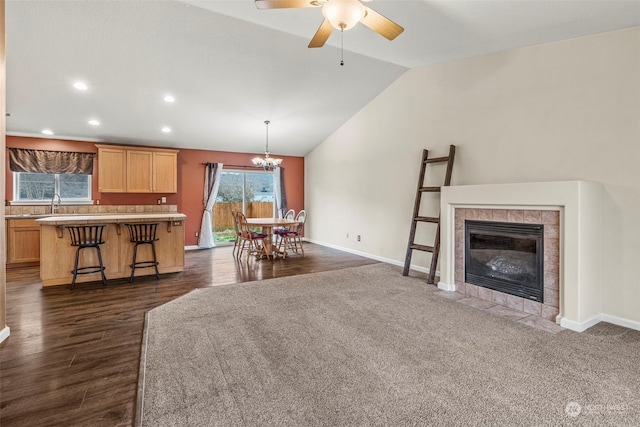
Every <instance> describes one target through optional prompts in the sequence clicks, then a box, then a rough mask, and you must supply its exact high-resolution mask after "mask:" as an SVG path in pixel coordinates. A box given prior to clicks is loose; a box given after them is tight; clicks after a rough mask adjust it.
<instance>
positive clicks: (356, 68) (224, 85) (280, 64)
mask: <svg viewBox="0 0 640 427" xmlns="http://www.w3.org/2000/svg"><path fill="white" fill-rule="evenodd" d="M367 6H368V7H371V8H372V9H375V10H376V11H378V12H380V13H381V14H383V15H385V16H386V17H388V18H390V19H392V20H393V21H395V22H397V23H398V24H400V25H402V26H404V28H405V31H404V33H402V34H401V35H400V36H398V38H397V39H396V40H394V41H392V42H390V41H388V40H386V39H384V38H383V37H381V36H379V35H378V34H376V33H374V32H373V31H371V30H370V29H368V28H366V27H364V26H363V25H357V26H356V27H355V28H353V29H352V30H349V31H346V32H345V33H344V49H345V52H344V60H345V65H344V66H342V67H341V66H340V65H339V62H340V55H341V53H340V33H339V32H337V31H334V33H333V34H332V35H331V37H330V38H329V41H328V43H327V45H326V46H325V47H323V48H320V49H308V48H307V44H308V42H309V40H310V39H311V37H312V36H313V34H314V33H315V31H316V29H317V28H318V26H319V25H320V23H321V22H322V19H323V18H322V12H321V10H320V9H318V8H305V9H278V10H275V9H272V10H258V9H257V8H256V7H255V5H254V2H253V1H252V0H232V1H217V0H208V1H201V0H183V1H178V0H162V1H152V0H147V1H140V0H138V1H134V0H129V1H106V0H105V1H87V0H85V1H81V0H78V1H69V0H64V1H57V0H39V1H30V0H7V1H6V31H7V111H8V112H9V113H10V115H11V116H10V117H7V133H8V134H10V135H28V136H43V135H42V134H41V133H40V132H41V130H42V129H45V128H48V129H51V130H52V131H53V132H54V136H53V138H61V139H64V138H67V139H81V140H91V141H103V142H112V143H125V144H139V145H155V146H170V147H185V148H198V149H207V150H224V151H236V152H252V153H260V152H261V151H263V150H264V142H265V125H264V123H263V122H264V120H267V119H269V120H271V125H270V126H269V145H270V150H271V152H272V153H274V154H277V155H298V156H301V155H305V154H307V153H308V152H309V151H311V150H312V149H313V148H314V147H315V146H316V145H318V144H319V143H321V142H322V141H323V140H324V139H325V138H327V137H328V136H329V135H330V134H331V133H333V132H334V131H335V130H336V129H338V128H339V127H340V126H341V125H342V124H343V123H344V122H346V121H347V120H348V119H349V118H350V117H352V116H353V115H354V114H355V113H356V112H358V111H359V110H360V109H361V108H362V107H364V106H365V105H366V104H367V103H369V102H370V101H371V100H372V99H373V98H375V97H376V96H377V95H378V94H379V93H380V92H382V91H383V90H384V89H385V88H386V87H387V86H389V84H391V83H392V82H393V81H395V80H396V79H397V78H398V77H399V76H401V75H402V74H403V73H404V72H405V71H406V70H408V69H409V68H414V67H420V66H424V65H428V64H434V63H438V62H443V61H449V60H453V59H458V58H464V57H470V56H477V55H482V54H486V53H490V52H497V51H502V50H507V49H513V48H517V47H522V46H529V45H535V44H540V43H547V42H551V41H555V40H562V39H567V38H573V37H580V36H585V35H589V34H595V33H600V32H605V31H611V30H616V29H621V28H627V27H631V26H636V25H640V0H627V1H615V0H601V1H586V0H569V1H561V0H547V1H538V0H509V1H499V0H490V1H483V0H472V1H461V0H441V1H426V0H413V1H403V0H386V1H385V0H374V1H371V2H369V3H367ZM77 80H82V81H84V82H86V83H87V85H88V86H89V89H88V90H87V91H85V92H80V91H77V90H76V89H74V88H73V87H72V84H73V82H75V81H77ZM169 93H170V94H172V95H173V96H175V98H176V102H175V103H173V104H167V103H165V102H164V101H163V100H162V98H163V96H164V95H165V94H169ZM92 118H96V119H98V120H100V121H101V125H100V126H98V127H94V126H91V125H89V124H87V121H88V120H89V119H92ZM163 126H169V127H171V129H172V132H171V133H169V134H164V133H162V132H161V131H160V128H161V127H163Z"/></svg>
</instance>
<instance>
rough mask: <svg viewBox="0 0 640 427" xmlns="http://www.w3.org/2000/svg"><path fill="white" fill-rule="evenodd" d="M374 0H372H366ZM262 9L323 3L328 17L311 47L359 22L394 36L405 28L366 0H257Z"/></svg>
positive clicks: (323, 8) (320, 5)
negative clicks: (335, 32) (369, 5)
mask: <svg viewBox="0 0 640 427" xmlns="http://www.w3.org/2000/svg"><path fill="white" fill-rule="evenodd" d="M363 1H370V0H363ZM255 2H256V6H257V7H258V9H286V8H300V7H322V14H323V15H324V21H323V22H322V24H321V25H320V28H318V31H316V34H315V35H314V36H313V38H312V39H311V42H310V43H309V47H322V46H324V44H325V42H326V41H327V39H328V38H329V36H330V35H331V33H332V32H333V29H334V28H335V29H336V30H341V31H344V30H348V29H350V28H352V27H353V26H354V25H356V24H357V23H358V22H361V23H363V24H364V25H366V26H367V27H369V28H371V29H372V30H373V31H375V32H376V33H378V34H380V35H381V36H383V37H385V38H387V39H388V40H393V39H395V38H396V37H398V35H400V33H402V32H403V31H404V28H402V27H401V26H400V25H398V24H396V23H395V22H393V21H392V20H390V19H388V18H385V17H384V16H382V15H380V14H379V13H378V12H376V11H374V10H373V9H370V8H368V7H366V6H365V5H363V4H362V2H361V1H360V0H255Z"/></svg>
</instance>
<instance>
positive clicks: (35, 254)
mask: <svg viewBox="0 0 640 427" xmlns="http://www.w3.org/2000/svg"><path fill="white" fill-rule="evenodd" d="M8 223H9V226H8V228H7V264H20V263H38V262H40V226H39V225H36V223H35V219H28V220H22V219H21V220H10V221H8Z"/></svg>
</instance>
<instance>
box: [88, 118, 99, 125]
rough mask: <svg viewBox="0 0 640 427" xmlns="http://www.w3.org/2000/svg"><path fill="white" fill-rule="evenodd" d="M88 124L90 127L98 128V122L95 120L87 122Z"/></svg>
mask: <svg viewBox="0 0 640 427" xmlns="http://www.w3.org/2000/svg"><path fill="white" fill-rule="evenodd" d="M89 124H90V125H91V126H100V122H99V121H98V120H95V119H91V120H89Z"/></svg>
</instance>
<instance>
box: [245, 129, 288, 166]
mask: <svg viewBox="0 0 640 427" xmlns="http://www.w3.org/2000/svg"><path fill="white" fill-rule="evenodd" d="M269 123H271V122H270V121H269V120H265V121H264V124H265V125H267V143H266V145H265V147H264V159H263V158H261V157H254V158H253V159H251V161H252V162H253V164H254V165H256V166H258V167H259V168H262V169H264V170H266V171H272V170H274V169H275V168H277V167H278V166H280V163H282V159H274V158H273V157H269Z"/></svg>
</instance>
